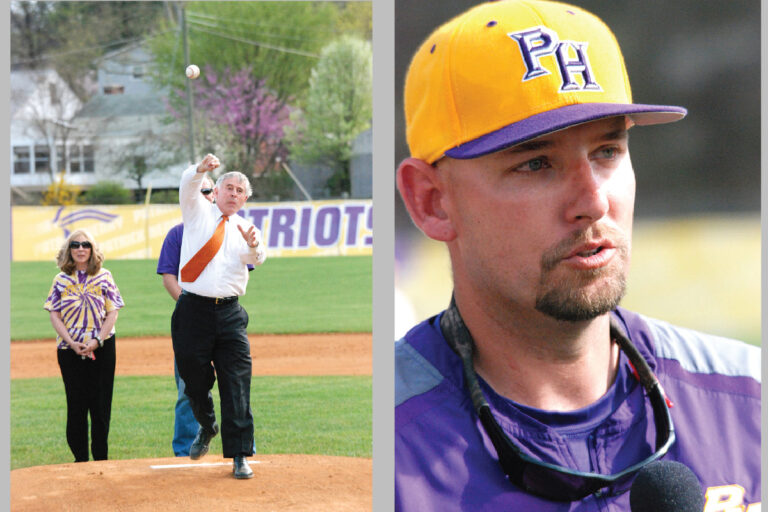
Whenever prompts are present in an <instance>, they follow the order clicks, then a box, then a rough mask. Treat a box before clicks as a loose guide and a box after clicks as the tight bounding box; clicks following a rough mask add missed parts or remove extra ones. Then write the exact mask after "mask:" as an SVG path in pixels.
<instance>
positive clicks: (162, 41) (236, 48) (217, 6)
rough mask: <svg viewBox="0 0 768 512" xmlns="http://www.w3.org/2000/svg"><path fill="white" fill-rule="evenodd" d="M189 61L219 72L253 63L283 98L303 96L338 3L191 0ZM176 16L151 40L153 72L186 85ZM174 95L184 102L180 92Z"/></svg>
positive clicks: (332, 30) (166, 82) (163, 81)
mask: <svg viewBox="0 0 768 512" xmlns="http://www.w3.org/2000/svg"><path fill="white" fill-rule="evenodd" d="M184 9H185V15H186V19H187V25H188V33H189V37H188V42H189V57H190V60H191V62H190V64H191V63H194V64H197V65H198V66H199V67H200V69H203V70H204V69H206V68H210V69H213V70H214V71H216V72H218V73H220V74H221V73H223V72H224V71H225V70H226V69H232V70H240V69H243V68H244V67H246V66H249V67H250V69H251V72H252V73H253V78H254V79H256V80H265V81H266V83H265V85H266V87H268V88H269V89H270V90H271V91H273V93H274V94H275V95H276V96H277V98H278V99H279V100H280V101H281V102H284V103H287V102H289V101H291V100H292V98H295V97H298V96H301V95H302V94H303V92H304V90H305V89H306V86H307V79H308V77H309V72H310V70H311V69H312V66H314V65H315V63H316V62H317V58H318V56H319V52H320V50H321V49H322V48H323V46H325V45H326V44H327V43H328V42H329V41H330V40H331V39H333V38H334V37H335V35H336V33H337V32H336V30H337V29H336V20H337V17H338V15H339V9H338V8H337V7H335V6H334V4H333V3H332V2H188V3H185V4H184ZM180 40H181V37H180V34H179V27H178V20H176V19H175V20H173V21H172V22H170V23H166V24H165V26H164V27H163V31H161V32H159V33H158V34H157V36H156V37H153V38H152V39H151V41H150V51H151V52H152V54H153V57H154V58H153V60H154V64H153V70H152V75H153V78H154V80H155V81H156V83H157V84H158V85H159V86H170V87H171V89H183V88H184V83H185V82H184V80H186V78H185V77H184V68H185V66H186V65H187V64H188V63H186V62H184V53H183V47H182V44H181V43H180ZM171 100H172V101H175V103H174V105H175V107H176V108H177V109H180V108H181V104H180V103H178V100H179V98H171Z"/></svg>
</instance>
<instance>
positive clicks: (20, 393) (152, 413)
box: [11, 377, 372, 469]
mask: <svg viewBox="0 0 768 512" xmlns="http://www.w3.org/2000/svg"><path fill="white" fill-rule="evenodd" d="M213 395H214V403H215V404H216V414H217V417H219V418H220V415H219V408H218V404H219V397H218V390H217V388H216V386H214V389H213ZM175 401H176V387H175V385H174V382H173V378H172V377H116V378H115V389H114V395H113V399H112V421H111V425H110V434H109V458H110V459H139V458H152V457H173V450H172V449H171V439H172V438H173V408H174V404H175ZM251 408H252V410H253V415H254V436H255V440H256V450H257V452H258V453H304V454H323V455H344V456H350V457H371V453H372V445H371V377H254V378H253V380H252V382H251ZM66 414H67V412H66V402H65V398H64V384H63V383H62V382H61V379H60V378H55V377H52V378H46V379H19V380H13V381H11V469H17V468H22V467H27V466H38V465H43V464H63V463H68V462H72V461H73V457H72V454H71V452H70V451H69V447H68V446H67V441H66V432H65V426H66V417H67V416H66ZM211 453H214V454H215V453H218V454H221V436H217V437H216V438H214V440H213V441H212V442H211Z"/></svg>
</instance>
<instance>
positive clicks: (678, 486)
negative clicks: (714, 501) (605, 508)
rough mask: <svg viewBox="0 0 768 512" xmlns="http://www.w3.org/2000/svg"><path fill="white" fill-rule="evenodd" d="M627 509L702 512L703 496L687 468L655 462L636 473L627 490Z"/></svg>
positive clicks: (696, 479) (681, 465) (639, 511)
mask: <svg viewBox="0 0 768 512" xmlns="http://www.w3.org/2000/svg"><path fill="white" fill-rule="evenodd" d="M629 508H630V510H631V511H632V512H702V510H704V493H703V492H702V490H701V484H700V483H699V479H698V478H697V477H696V475H695V474H693V471H691V469H690V468H689V467H688V466H686V465H685V464H681V463H679V462H674V461H669V460H657V461H654V462H651V463H650V464H648V465H647V466H645V467H644V468H643V469H642V470H640V472H639V473H638V474H637V478H635V481H634V482H633V483H632V487H631V488H630V490H629Z"/></svg>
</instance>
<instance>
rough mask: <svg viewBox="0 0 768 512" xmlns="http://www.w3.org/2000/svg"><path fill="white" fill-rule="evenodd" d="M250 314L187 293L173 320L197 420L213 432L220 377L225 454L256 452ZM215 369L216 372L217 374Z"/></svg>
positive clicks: (179, 358) (181, 369)
mask: <svg viewBox="0 0 768 512" xmlns="http://www.w3.org/2000/svg"><path fill="white" fill-rule="evenodd" d="M247 326H248V313H246V312H245V309H243V308H242V306H240V304H239V303H238V302H237V301H232V302H228V303H225V304H218V305H217V304H214V303H213V302H212V301H208V300H206V299H203V298H199V297H196V296H194V295H188V294H182V295H181V296H179V300H178V301H177V302H176V309H174V311H173V317H172V318H171V336H172V338H173V351H174V354H175V358H176V366H177V367H178V369H179V375H180V376H181V378H182V379H183V380H184V384H185V385H186V387H185V389H184V393H185V394H186V395H187V396H188V397H189V402H190V405H191V406H192V412H193V413H194V415H195V419H196V420H197V422H198V423H199V424H200V426H201V427H202V428H204V429H207V430H211V429H212V428H213V425H214V423H215V421H216V413H215V411H214V408H213V398H212V396H211V389H212V388H213V383H214V381H215V380H216V379H217V378H218V380H219V397H220V399H221V444H222V450H223V452H224V457H235V456H236V455H253V416H252V414H251V405H250V402H251V347H250V343H249V342H248V335H247V334H246V327H247ZM214 370H215V374H214Z"/></svg>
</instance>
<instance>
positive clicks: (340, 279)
mask: <svg viewBox="0 0 768 512" xmlns="http://www.w3.org/2000/svg"><path fill="white" fill-rule="evenodd" d="M371 259H372V258H371V257H370V256H338V257H324V258H275V259H272V260H267V261H266V262H265V263H264V265H263V266H261V267H257V268H256V269H254V270H253V271H252V272H251V274H250V279H249V281H248V290H247V292H246V294H245V296H243V297H242V298H241V301H240V302H241V304H242V305H243V307H244V308H245V309H246V311H248V314H249V315H250V323H249V325H248V332H250V333H270V334H282V333H308V332H370V331H371V325H372V308H371ZM104 266H105V267H106V268H108V269H109V270H110V271H111V272H112V275H113V276H114V278H115V282H116V283H117V287H118V288H119V289H120V294H121V295H122V296H123V300H124V301H125V307H124V308H123V309H122V310H120V315H119V317H118V320H117V327H116V329H117V334H118V336H123V337H130V336H153V335H168V334H170V328H171V313H172V312H173V306H174V304H175V303H174V301H173V299H171V297H170V295H168V292H166V291H165V288H163V285H162V281H161V277H160V276H159V275H157V274H156V273H155V270H156V268H157V261H156V260H115V261H107V262H105V265H104ZM57 272H58V269H57V268H56V265H55V264H54V263H46V262H13V263H11V297H12V298H13V300H11V339H12V340H25V339H43V338H53V337H55V334H54V332H53V327H51V322H50V320H49V317H48V313H47V312H46V311H45V310H44V309H43V303H44V302H45V299H46V297H47V296H48V292H49V290H50V288H51V283H52V282H53V277H54V276H55V275H56V273H57Z"/></svg>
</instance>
